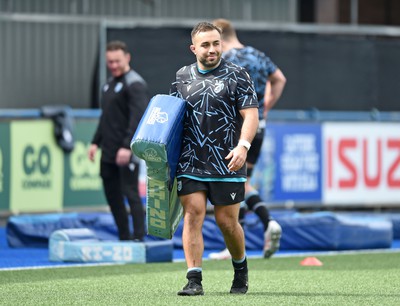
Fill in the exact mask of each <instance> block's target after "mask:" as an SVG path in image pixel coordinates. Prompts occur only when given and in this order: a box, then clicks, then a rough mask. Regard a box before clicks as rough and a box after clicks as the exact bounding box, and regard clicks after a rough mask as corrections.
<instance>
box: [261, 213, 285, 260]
mask: <svg viewBox="0 0 400 306" xmlns="http://www.w3.org/2000/svg"><path fill="white" fill-rule="evenodd" d="M281 236H282V228H281V226H280V225H279V224H278V222H276V221H275V220H271V221H269V224H268V228H267V230H266V231H265V233H264V258H270V257H271V256H272V255H274V253H275V252H276V251H278V250H279V246H280V240H281Z"/></svg>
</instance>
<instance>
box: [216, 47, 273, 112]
mask: <svg viewBox="0 0 400 306" xmlns="http://www.w3.org/2000/svg"><path fill="white" fill-rule="evenodd" d="M222 57H223V58H224V59H225V60H227V61H230V62H232V63H235V64H236V65H239V66H242V67H244V68H246V70H247V72H248V73H249V74H250V76H251V78H252V79H253V82H254V87H255V89H256V93H257V98H258V102H259V109H258V110H259V117H260V119H262V114H263V110H264V91H265V83H266V82H267V79H268V76H269V75H270V74H272V73H274V72H275V71H276V69H277V66H276V65H275V64H274V63H273V62H272V61H271V59H270V58H269V57H268V56H267V55H265V53H263V52H261V51H259V50H257V49H255V48H253V47H250V46H246V47H244V48H240V49H235V48H234V49H230V50H229V51H227V52H224V53H223V54H222Z"/></svg>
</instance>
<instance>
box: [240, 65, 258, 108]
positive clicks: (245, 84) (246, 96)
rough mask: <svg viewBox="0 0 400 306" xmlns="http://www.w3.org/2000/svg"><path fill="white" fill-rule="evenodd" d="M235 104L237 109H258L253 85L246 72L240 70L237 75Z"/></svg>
mask: <svg viewBox="0 0 400 306" xmlns="http://www.w3.org/2000/svg"><path fill="white" fill-rule="evenodd" d="M236 97H237V98H236V101H237V102H236V103H237V107H238V109H244V108H252V107H255V108H258V100H257V94H256V90H255V89H254V83H253V81H252V79H251V78H250V75H249V74H248V73H247V71H246V70H245V69H244V68H242V69H240V72H239V74H238V78H237V86H236Z"/></svg>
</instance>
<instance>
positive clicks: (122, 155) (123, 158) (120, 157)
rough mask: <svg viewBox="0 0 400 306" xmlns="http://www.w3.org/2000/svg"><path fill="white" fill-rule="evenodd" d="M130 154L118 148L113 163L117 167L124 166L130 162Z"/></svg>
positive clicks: (126, 150) (128, 151)
mask: <svg viewBox="0 0 400 306" xmlns="http://www.w3.org/2000/svg"><path fill="white" fill-rule="evenodd" d="M131 156H132V152H131V150H129V149H126V148H120V149H119V150H118V152H117V156H116V157H115V163H116V164H117V165H118V166H126V165H128V164H129V162H130V161H131Z"/></svg>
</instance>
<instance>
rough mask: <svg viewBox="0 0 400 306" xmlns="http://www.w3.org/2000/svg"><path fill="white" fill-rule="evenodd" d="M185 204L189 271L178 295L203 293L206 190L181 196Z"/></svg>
mask: <svg viewBox="0 0 400 306" xmlns="http://www.w3.org/2000/svg"><path fill="white" fill-rule="evenodd" d="M179 198H180V201H181V203H182V206H183V233H182V242H183V250H184V252H185V259H186V264H187V267H188V272H187V275H186V278H187V279H188V283H187V285H186V286H185V287H184V288H183V289H182V290H180V291H179V292H178V295H203V294H204V292H203V287H202V285H201V281H202V257H203V252H204V240H203V232H202V228H203V223H204V218H205V215H206V205H207V198H206V193H205V192H204V191H197V192H194V193H191V194H188V195H183V196H180V197H179Z"/></svg>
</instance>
